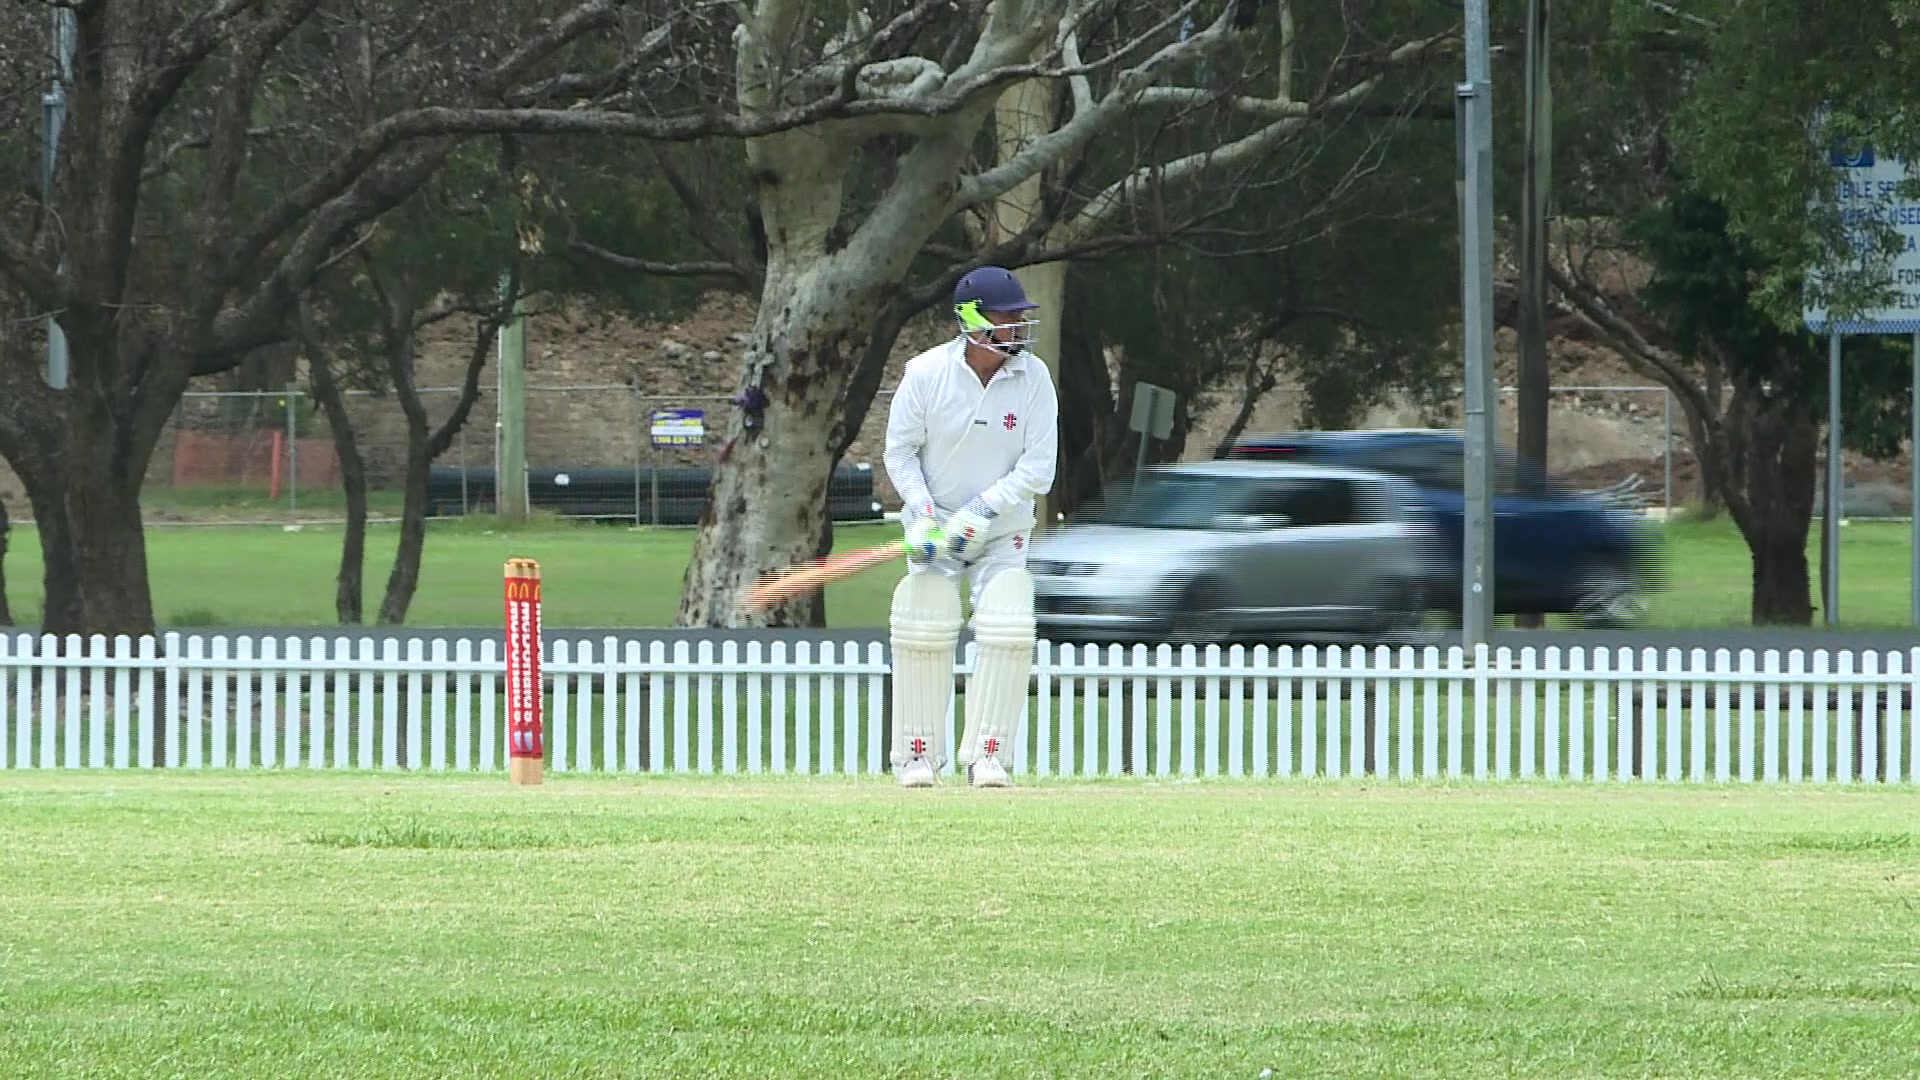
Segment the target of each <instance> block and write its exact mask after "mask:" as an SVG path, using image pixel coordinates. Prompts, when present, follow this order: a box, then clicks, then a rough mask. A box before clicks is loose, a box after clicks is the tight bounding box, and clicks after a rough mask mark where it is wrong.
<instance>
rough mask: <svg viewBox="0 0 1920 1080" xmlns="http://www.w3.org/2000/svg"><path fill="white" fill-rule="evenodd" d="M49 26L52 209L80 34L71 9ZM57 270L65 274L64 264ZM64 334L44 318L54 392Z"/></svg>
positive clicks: (43, 151) (48, 193)
mask: <svg viewBox="0 0 1920 1080" xmlns="http://www.w3.org/2000/svg"><path fill="white" fill-rule="evenodd" d="M48 14H49V16H50V19H49V22H48V26H49V28H50V31H51V35H50V36H51V44H52V50H51V51H52V54H53V64H54V67H53V85H52V86H50V87H48V89H47V92H46V94H44V95H43V96H42V97H41V98H40V112H41V122H42V125H43V129H42V135H43V137H42V139H41V142H40V199H41V202H42V203H43V204H44V205H46V206H49V207H51V206H52V205H53V174H54V169H55V166H56V165H57V164H58V163H59V160H60V129H61V128H62V127H64V126H65V124H66V121H67V83H69V82H71V81H72V80H73V53H74V38H75V37H76V36H78V34H79V26H78V25H77V24H76V23H75V21H74V17H73V9H72V8H67V7H57V8H54V9H53V10H52V11H50V12H49V13H48ZM60 269H61V271H62V272H63V273H64V272H65V270H66V262H65V260H62V261H61V264H60ZM68 367H69V365H68V361H67V332H66V330H65V329H63V328H62V327H61V326H60V319H59V317H58V316H57V315H55V314H53V313H49V314H48V315H47V373H46V376H47V385H48V386H50V387H52V388H54V389H55V390H65V389H66V388H67V378H68Z"/></svg>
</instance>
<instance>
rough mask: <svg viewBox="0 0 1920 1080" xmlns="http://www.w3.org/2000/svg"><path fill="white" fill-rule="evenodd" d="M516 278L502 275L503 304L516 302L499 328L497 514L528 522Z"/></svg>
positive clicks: (523, 362) (522, 343) (522, 334)
mask: <svg viewBox="0 0 1920 1080" xmlns="http://www.w3.org/2000/svg"><path fill="white" fill-rule="evenodd" d="M515 288H516V285H515V278H514V275H513V274H511V273H504V274H501V275H500V300H501V302H502V303H505V302H506V301H508V300H512V301H513V318H511V319H509V320H508V321H507V323H506V325H505V326H502V327H501V328H500V404H499V409H498V410H497V413H496V415H497V419H496V420H495V421H494V434H495V440H496V441H495V444H494V470H493V508H494V512H495V513H497V514H499V515H500V516H501V517H503V518H505V519H507V520H508V521H525V520H527V516H528V515H527V320H526V315H525V313H524V311H523V310H522V307H521V302H520V297H518V296H510V295H508V294H509V291H510V290H513V289H515Z"/></svg>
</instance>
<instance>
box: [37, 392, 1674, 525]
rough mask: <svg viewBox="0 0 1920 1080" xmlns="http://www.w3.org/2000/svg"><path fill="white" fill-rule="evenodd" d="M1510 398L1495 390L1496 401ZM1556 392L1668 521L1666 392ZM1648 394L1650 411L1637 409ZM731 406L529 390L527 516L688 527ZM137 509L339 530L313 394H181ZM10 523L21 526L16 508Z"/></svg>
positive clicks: (378, 410)
mask: <svg viewBox="0 0 1920 1080" xmlns="http://www.w3.org/2000/svg"><path fill="white" fill-rule="evenodd" d="M1512 390H1513V388H1512V387H1503V388H1502V393H1503V396H1504V395H1506V394H1510V393H1511V392H1512ZM419 393H420V399H421V403H422V406H423V407H424V410H425V413H426V421H427V424H428V426H429V428H430V429H433V428H438V427H439V426H440V425H442V424H444V423H445V422H446V421H447V419H448V417H449V416H450V415H451V414H452V412H453V410H454V408H455V406H456V405H457V403H458V400H459V391H458V389H457V388H455V387H428V388H423V389H422V390H421V391H420V392H419ZM1553 394H1554V400H1555V402H1556V407H1559V406H1560V403H1562V402H1565V401H1566V400H1568V399H1575V400H1580V401H1581V408H1582V410H1583V411H1587V412H1591V413H1594V414H1598V415H1601V416H1604V417H1617V418H1618V426H1621V427H1623V428H1624V429H1627V430H1628V431H1630V432H1631V433H1632V435H1633V436H1634V438H1635V439H1636V440H1637V443H1638V445H1639V446H1640V447H1645V446H1647V445H1648V444H1649V443H1650V442H1652V441H1653V439H1657V442H1655V443H1653V445H1656V446H1657V447H1658V451H1657V452H1658V454H1659V457H1660V462H1661V464H1660V466H1659V473H1658V474H1657V475H1655V474H1651V470H1648V469H1646V467H1645V466H1646V462H1647V455H1646V453H1645V452H1644V450H1641V451H1639V452H1629V454H1630V456H1631V457H1632V459H1633V466H1634V467H1637V468H1638V469H1639V472H1637V473H1636V476H1635V478H1632V479H1633V483H1632V486H1633V487H1634V492H1633V497H1634V498H1635V499H1636V500H1637V501H1638V502H1639V503H1640V504H1641V505H1651V504H1655V501H1656V500H1657V505H1658V506H1659V508H1660V510H1661V512H1664V513H1671V512H1672V510H1673V508H1674V507H1675V505H1676V503H1677V502H1679V501H1683V500H1684V498H1685V497H1686V496H1685V494H1683V493H1680V492H1676V490H1675V485H1676V477H1675V472H1676V457H1677V456H1678V455H1679V454H1683V453H1685V452H1686V438H1685V435H1684V433H1682V432H1680V431H1678V430H1677V429H1676V423H1677V419H1676V416H1675V410H1674V407H1673V400H1672V395H1671V393H1670V392H1668V391H1667V390H1666V389H1665V388H1663V387H1653V386H1601V385H1595V386H1586V385H1572V386H1557V387H1554V388H1553ZM1649 395H1658V396H1659V397H1660V399H1661V400H1660V401H1659V402H1658V403H1657V404H1653V403H1650V402H1647V400H1646V399H1647V398H1648V396H1649ZM889 398H890V391H887V390H883V391H881V392H880V393H879V394H878V395H877V396H876V399H875V401H874V403H873V406H872V408H870V409H869V411H868V415H867V417H866V422H865V425H864V426H863V429H862V430H861V432H860V434H859V436H858V437H857V438H856V439H855V441H854V444H853V446H852V448H851V449H850V451H849V453H848V455H847V457H846V465H845V467H844V468H843V469H842V471H841V473H840V474H837V476H836V479H835V480H834V482H833V485H832V499H833V512H834V513H835V515H836V516H837V517H840V518H841V519H843V520H846V519H850V518H851V519H859V518H864V517H867V516H869V515H873V516H878V515H879V514H880V513H881V512H882V510H881V507H885V506H892V505H894V504H895V503H896V502H897V499H896V498H895V496H894V493H893V492H892V489H891V487H890V485H889V484H888V483H887V481H886V477H885V472H884V470H883V469H881V468H879V467H878V464H879V460H880V456H881V450H882V448H883V444H884V438H885V425H886V414H887V405H888V401H889ZM1608 399H1612V400H1611V401H1609V400H1608ZM1069 404H1070V403H1069ZM734 409H735V405H734V404H733V402H732V400H731V399H730V398H728V397H726V396H723V395H719V394H659V393H647V392H643V391H642V390H641V388H639V387H637V386H634V385H631V384H626V383H582V384H577V385H554V384H532V385H529V386H528V387H527V394H526V427H525V439H526V461H527V466H528V470H529V483H530V487H531V488H532V490H533V495H534V505H535V507H536V508H542V506H543V504H544V506H545V507H547V508H552V509H556V510H558V511H559V512H562V513H573V514H577V515H586V516H595V517H601V518H610V519H625V520H628V521H631V522H633V523H635V524H646V523H663V524H676V523H678V524H685V523H690V522H692V521H694V520H697V519H698V516H699V512H700V508H701V505H702V502H703V500H704V495H705V490H706V483H707V478H708V477H710V475H711V471H712V470H713V468H714V467H715V466H716V465H717V464H718V463H719V457H720V452H721V449H722V447H723V445H724V439H725V436H726V432H727V430H728V425H729V424H730V423H731V422H732V420H733V413H734ZM346 411H347V415H348V418H349V421H350V423H351V424H352V427H353V436H354V440H355V443H356V445H357V448H358V451H359V455H360V457H361V458H362V460H363V462H364V464H365V468H366V473H367V480H368V485H369V489H370V502H371V514H372V517H373V518H374V519H375V520H387V519H391V518H395V517H397V516H398V514H399V512H400V508H401V494H400V491H401V480H402V475H403V471H404V468H405V463H406V460H407V454H408V441H409V432H408V422H407V418H406V416H405V414H404V412H403V410H401V409H400V407H399V405H398V403H397V402H396V401H394V400H393V395H392V394H391V393H375V392H368V391H351V392H348V393H347V394H346ZM1649 427H1652V428H1653V429H1654V433H1653V434H1652V436H1651V438H1650V433H1649V432H1648V430H1647V429H1648V428H1649ZM499 436H500V417H499V411H498V408H497V395H496V394H495V392H494V388H493V387H491V386H487V387H483V388H482V390H481V392H480V394H479V395H478V397H477V398H476V399H475V401H474V403H473V406H472V410H471V412H470V414H469V416H468V417H467V420H466V423H465V424H463V425H462V426H461V428H460V429H459V430H458V431H457V432H456V433H455V435H454V436H453V438H452V440H451V442H450V443H449V445H448V447H447V449H446V451H445V452H444V453H443V454H441V455H440V456H439V457H438V458H437V459H436V461H435V462H434V467H433V471H432V475H433V482H432V486H431V497H430V507H429V511H430V513H433V514H435V515H440V516H452V515H464V514H469V513H486V512H491V510H492V509H493V506H494V502H495V500H494V488H493V478H494V476H495V465H496V462H497V460H498V456H499ZM1591 453H1592V452H1591V451H1588V456H1591ZM1641 473H1647V474H1648V475H1640V474H1641ZM9 480H10V477H9V476H8V475H6V474H5V472H4V469H0V494H5V493H7V492H8V491H9V490H12V491H13V492H14V493H15V494H16V495H17V487H12V486H11V485H10V484H9V483H8V481H9ZM1656 485H1657V486H1656ZM142 497H143V512H144V514H145V517H146V520H147V521H148V522H149V523H151V524H156V525H170V524H231V523H239V522H260V523H270V524H292V523H311V522H324V521H334V520H339V519H340V518H341V517H342V516H343V514H344V510H345V498H344V495H343V494H342V492H341V469H340V458H339V452H338V451H337V449H336V446H335V440H334V432H333V430H332V426H331V424H330V423H329V422H328V420H327V417H326V413H325V411H324V410H323V409H321V408H319V407H318V405H317V403H316V402H315V400H314V399H313V397H312V395H311V394H310V393H308V392H306V391H304V390H302V389H300V388H298V387H293V386H289V387H288V388H286V389H284V390H278V391H221V392H209V391H195V392H192V393H189V394H186V395H185V396H184V397H183V398H182V400H181V402H180V404H179V406H178V408H177V409H176V410H175V412H174V414H173V416H172V418H171V419H170V421H169V422H168V424H167V426H166V429H165V431H164V432H163V434H162V436H161V438H160V441H159V444H158V446H157V447H156V450H155V453H154V455H153V458H152V461H151V462H150V465H149V469H148V473H147V476H146V483H145V487H144V490H143V496H142ZM876 504H877V505H876ZM14 516H15V518H16V519H19V518H23V517H25V515H24V514H21V513H20V512H19V511H18V510H16V512H15V514H14Z"/></svg>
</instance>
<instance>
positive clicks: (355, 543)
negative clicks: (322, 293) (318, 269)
mask: <svg viewBox="0 0 1920 1080" xmlns="http://www.w3.org/2000/svg"><path fill="white" fill-rule="evenodd" d="M301 337H302V338H303V339H304V340H303V344H304V346H305V348H306V351H307V367H308V371H309V372H310V373H311V374H312V377H313V378H312V382H313V396H314V397H315V398H316V399H318V400H319V402H320V408H321V410H322V411H323V412H325V413H326V416H327V427H328V428H329V429H330V430H331V431H332V433H333V450H334V454H335V456H337V457H338V458H339V459H340V490H341V493H342V494H344V495H345V496H346V500H347V521H346V529H345V531H344V533H343V534H342V536H341V538H340V573H339V574H338V575H337V576H336V578H335V589H334V595H333V610H334V614H335V615H336V616H337V617H338V618H339V620H340V622H341V623H342V624H343V625H348V626H353V625H358V624H359V623H360V621H361V619H362V617H363V616H362V605H363V604H364V602H365V601H364V597H365V596H366V585H365V575H366V561H367V559H366V553H367V465H366V462H365V461H364V460H362V458H361V457H360V443H359V441H358V440H357V439H355V438H354V435H353V422H352V420H351V418H349V417H348V415H347V402H346V398H345V397H344V396H343V395H342V394H341V393H340V384H339V383H338V382H337V381H336V380H335V379H334V377H333V365H332V364H331V362H329V360H328V358H327V357H326V355H325V354H324V353H322V351H321V346H320V343H319V339H318V337H317V336H316V335H315V334H314V332H313V329H312V326H311V321H310V320H309V318H308V317H307V315H306V313H305V312H304V311H303V312H302V313H301Z"/></svg>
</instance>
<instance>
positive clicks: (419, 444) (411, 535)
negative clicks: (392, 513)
mask: <svg viewBox="0 0 1920 1080" xmlns="http://www.w3.org/2000/svg"><path fill="white" fill-rule="evenodd" d="M432 467H433V457H432V456H431V452H430V451H429V449H428V447H427V432H426V431H425V430H424V425H422V430H420V431H419V432H418V433H417V434H416V433H415V431H414V430H413V426H412V425H411V424H409V425H408V430H407V465H406V473H405V476H404V479H403V484H404V488H403V490H404V491H405V493H406V500H405V503H404V505H403V506H402V507H401V510H400V543H399V546H398V547H396V548H395V549H394V552H393V572H392V573H390V574H388V575H387V592H386V596H385V597H384V598H383V599H382V600H381V601H380V622H381V623H382V624H384V625H387V626H398V625H399V624H401V623H404V622H406V621H407V608H409V607H410V606H412V604H413V594H414V591H415V590H416V589H418V588H419V587H420V558H421V555H422V554H423V553H424V552H425V550H426V546H427V478H428V475H429V473H430V471H431V470H432Z"/></svg>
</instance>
